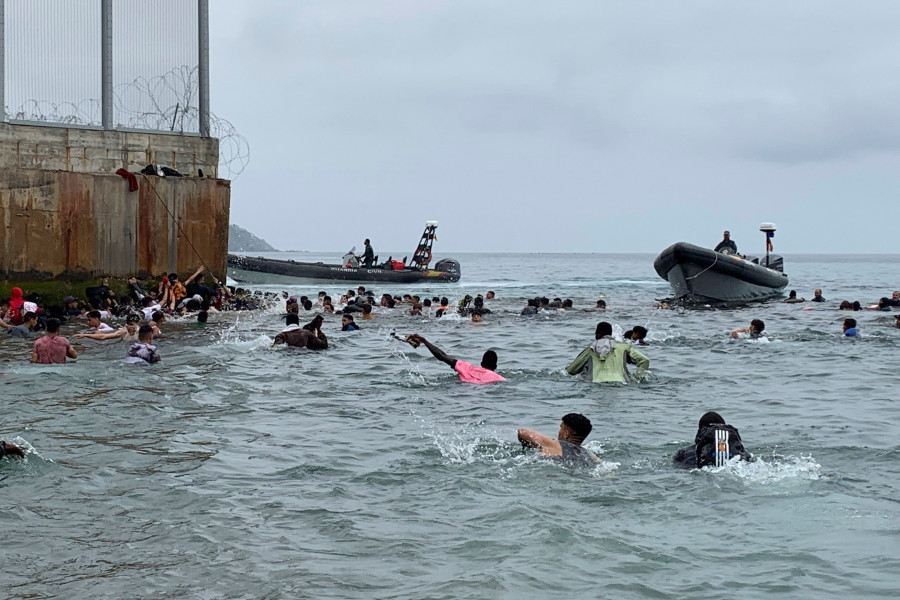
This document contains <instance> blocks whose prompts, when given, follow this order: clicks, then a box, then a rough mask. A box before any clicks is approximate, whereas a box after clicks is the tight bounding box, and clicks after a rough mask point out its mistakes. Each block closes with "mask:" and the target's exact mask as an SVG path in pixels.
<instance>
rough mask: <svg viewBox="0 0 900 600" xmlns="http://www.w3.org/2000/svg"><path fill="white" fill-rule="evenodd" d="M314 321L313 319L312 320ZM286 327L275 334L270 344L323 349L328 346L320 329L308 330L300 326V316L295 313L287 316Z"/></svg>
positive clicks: (326, 339)
mask: <svg viewBox="0 0 900 600" xmlns="http://www.w3.org/2000/svg"><path fill="white" fill-rule="evenodd" d="M313 322H315V319H314V320H313ZM286 325H287V327H285V328H284V330H282V332H281V333H279V334H278V335H276V336H275V341H274V342H273V343H272V345H273V346H274V345H276V344H287V345H288V346H293V347H295V348H309V349H310V350H325V349H327V348H328V338H326V337H325V334H324V333H322V330H321V329H318V328H317V329H315V330H314V331H310V330H308V329H304V328H302V327H300V317H298V316H297V315H295V314H290V315H288V316H287V322H286Z"/></svg>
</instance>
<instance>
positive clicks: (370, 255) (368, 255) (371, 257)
mask: <svg viewBox="0 0 900 600" xmlns="http://www.w3.org/2000/svg"><path fill="white" fill-rule="evenodd" d="M365 243H366V250H365V252H363V266H364V267H365V268H367V269H371V268H372V263H373V262H375V251H374V250H372V243H371V242H369V238H366V242H365Z"/></svg>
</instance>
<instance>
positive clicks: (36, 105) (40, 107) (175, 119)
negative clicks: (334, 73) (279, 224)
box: [7, 65, 250, 179]
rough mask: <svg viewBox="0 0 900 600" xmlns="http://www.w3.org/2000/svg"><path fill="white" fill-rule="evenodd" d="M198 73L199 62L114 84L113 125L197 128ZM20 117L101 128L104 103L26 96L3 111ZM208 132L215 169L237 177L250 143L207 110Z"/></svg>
mask: <svg viewBox="0 0 900 600" xmlns="http://www.w3.org/2000/svg"><path fill="white" fill-rule="evenodd" d="M199 87H200V77H199V73H198V68H197V67H189V66H187V65H183V66H181V67H175V68H174V69H172V70H171V71H169V72H167V73H165V74H164V75H160V76H158V77H152V78H150V79H146V78H144V77H138V78H136V79H135V80H134V81H132V82H130V83H123V84H120V85H117V86H115V88H114V89H113V115H114V116H115V121H116V126H117V127H123V128H129V129H148V130H154V131H166V132H173V133H185V132H188V133H197V132H199V131H200V109H199V107H198V104H199V102H198V100H199ZM7 114H9V115H10V118H11V119H13V120H18V121H37V122H41V123H59V124H60V125H86V126H94V127H99V126H100V125H101V124H102V123H101V115H102V105H101V102H100V100H98V99H93V98H90V99H86V100H81V101H79V102H51V101H48V100H26V101H25V102H23V103H22V104H21V105H20V106H19V107H18V108H17V109H16V110H15V111H7ZM209 130H210V135H212V136H213V137H215V138H218V139H219V170H220V174H221V171H225V174H226V175H227V176H228V178H229V179H236V178H237V176H238V175H240V174H241V172H242V171H243V170H244V169H245V168H246V167H247V164H248V163H249V162H250V144H249V143H248V142H247V139H246V138H245V137H244V136H242V135H241V134H240V133H238V131H237V129H236V128H235V127H234V125H233V124H232V123H231V122H230V121H228V120H226V119H223V118H220V117H218V116H216V115H215V114H212V113H210V116H209Z"/></svg>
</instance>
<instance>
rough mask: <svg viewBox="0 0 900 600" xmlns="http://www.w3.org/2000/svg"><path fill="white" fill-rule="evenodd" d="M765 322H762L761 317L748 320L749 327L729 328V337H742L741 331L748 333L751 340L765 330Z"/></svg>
mask: <svg viewBox="0 0 900 600" xmlns="http://www.w3.org/2000/svg"><path fill="white" fill-rule="evenodd" d="M765 328H766V324H765V323H763V322H762V319H753V320H752V321H750V327H738V328H736V329H732V330H731V337H732V338H734V339H738V338H739V337H742V336H741V334H742V333H746V334H748V337H749V338H750V339H751V340H755V339H758V338H759V337H760V336H762V332H763V331H764V330H765Z"/></svg>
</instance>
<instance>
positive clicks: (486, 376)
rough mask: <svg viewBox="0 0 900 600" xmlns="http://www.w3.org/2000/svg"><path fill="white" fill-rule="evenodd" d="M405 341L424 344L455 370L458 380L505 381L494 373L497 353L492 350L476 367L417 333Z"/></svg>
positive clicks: (474, 381) (415, 344)
mask: <svg viewBox="0 0 900 600" xmlns="http://www.w3.org/2000/svg"><path fill="white" fill-rule="evenodd" d="M407 341H408V342H409V343H410V344H412V345H413V346H418V344H425V347H426V348H428V350H429V351H430V352H431V354H432V355H433V356H434V357H435V358H436V359H438V360H439V361H441V362H444V363H447V364H448V365H449V366H450V368H451V369H453V370H454V371H456V372H457V373H458V374H459V380H460V381H464V382H465V383H475V384H479V385H480V384H485V383H498V382H501V381H506V378H505V377H503V376H501V375H499V374H498V373H496V370H497V353H496V352H494V351H493V350H488V351H487V352H485V353H484V356H483V357H482V358H481V366H480V367H476V366H475V365H473V364H470V363H467V362H465V361H463V360H457V359H455V358H453V357H452V356H449V355H448V354H446V353H445V352H444V351H443V350H441V349H440V348H438V347H437V346H435V345H434V344H432V343H431V342H429V341H428V340H426V339H425V338H423V337H422V336H421V335H419V334H413V335H411V336H409V338H408V339H407Z"/></svg>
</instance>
